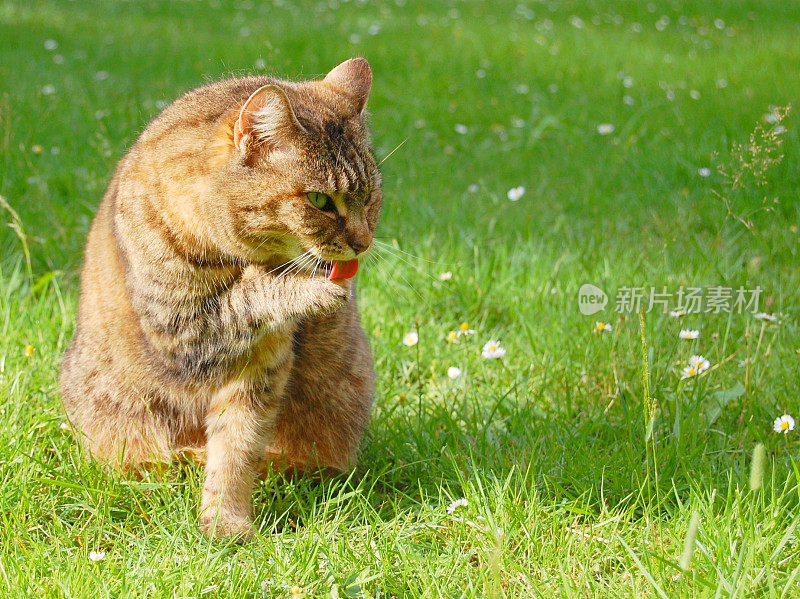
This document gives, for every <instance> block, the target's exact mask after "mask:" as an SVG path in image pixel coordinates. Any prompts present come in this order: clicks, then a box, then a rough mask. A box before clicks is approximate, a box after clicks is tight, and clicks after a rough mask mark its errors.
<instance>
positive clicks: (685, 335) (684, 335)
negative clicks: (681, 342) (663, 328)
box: [678, 329, 700, 339]
mask: <svg viewBox="0 0 800 599" xmlns="http://www.w3.org/2000/svg"><path fill="white" fill-rule="evenodd" d="M678 336H679V337H680V338H681V339H697V338H698V337H699V336H700V331H696V330H695V331H693V330H691V329H683V330H682V331H681V332H680V333H678Z"/></svg>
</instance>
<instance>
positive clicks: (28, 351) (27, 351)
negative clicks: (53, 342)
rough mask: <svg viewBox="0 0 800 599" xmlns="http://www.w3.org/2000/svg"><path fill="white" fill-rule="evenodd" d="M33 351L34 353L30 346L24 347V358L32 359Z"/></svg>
mask: <svg viewBox="0 0 800 599" xmlns="http://www.w3.org/2000/svg"><path fill="white" fill-rule="evenodd" d="M34 351H36V348H35V347H33V346H32V345H26V346H25V352H24V353H25V357H26V358H30V357H33V352H34Z"/></svg>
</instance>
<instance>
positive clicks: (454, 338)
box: [447, 331, 458, 343]
mask: <svg viewBox="0 0 800 599" xmlns="http://www.w3.org/2000/svg"><path fill="white" fill-rule="evenodd" d="M447 342H448V343H458V333H457V332H456V331H450V332H449V333H447Z"/></svg>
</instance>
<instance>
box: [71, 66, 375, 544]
mask: <svg viewBox="0 0 800 599" xmlns="http://www.w3.org/2000/svg"><path fill="white" fill-rule="evenodd" d="M371 81H372V78H371V72H370V70H369V65H368V64H367V62H366V61H365V60H363V59H353V60H350V61H347V62H345V63H343V64H342V65H340V66H339V67H337V68H336V69H334V70H333V71H331V73H330V74H329V75H328V76H327V77H326V78H325V79H323V80H318V81H308V82H302V83H300V82H286V81H280V80H276V79H271V78H267V77H247V78H242V79H230V80H226V81H220V82H217V83H213V84H211V85H207V86H204V87H201V88H198V89H196V90H194V91H191V92H189V93H187V94H185V95H184V96H182V97H181V98H179V99H178V100H176V101H175V102H174V103H173V104H172V105H170V106H169V107H167V108H166V109H165V110H164V112H163V113H162V114H161V115H159V116H158V117H157V118H156V119H155V120H154V121H153V122H152V123H150V125H149V126H148V127H147V128H146V129H145V131H144V132H143V133H142V135H141V136H140V138H139V140H138V141H137V142H136V144H134V146H133V147H132V148H131V150H130V151H129V152H128V154H127V155H126V156H125V157H124V158H123V159H122V160H121V161H120V163H119V165H118V166H117V170H116V173H115V175H114V177H113V179H112V180H111V182H110V184H109V186H108V190H107V191H106V194H105V196H104V198H103V201H102V203H101V205H100V207H99V209H98V211H97V214H96V216H95V219H94V222H93V224H92V227H91V230H90V232H89V237H88V241H87V247H86V254H85V261H84V267H83V272H82V275H81V296H80V303H79V309H78V324H77V330H76V333H75V337H74V339H73V341H72V344H71V345H70V347H69V349H68V350H67V353H66V355H65V357H64V362H63V365H62V370H61V379H60V385H61V395H62V398H63V402H64V405H65V407H66V410H67V413H68V415H69V417H70V419H71V421H72V422H73V424H74V426H75V428H76V430H77V431H79V433H80V438H81V440H82V442H83V444H84V445H85V447H86V448H87V449H88V450H89V452H90V453H91V455H92V456H93V457H95V458H96V459H99V460H101V461H104V462H107V463H109V464H111V465H116V466H120V467H123V468H131V467H132V468H137V469H139V468H145V467H148V466H151V465H154V464H158V463H164V462H168V461H170V460H171V459H174V458H175V457H176V456H193V457H195V458H196V459H198V460H201V461H204V462H205V468H206V479H205V483H204V488H203V496H202V500H201V510H200V523H201V527H202V528H203V530H204V531H206V532H207V533H209V534H217V535H222V536H233V537H235V536H246V535H248V534H250V533H251V532H252V526H251V523H250V494H251V490H252V487H253V482H254V479H255V476H256V472H258V471H259V470H262V469H263V468H264V462H265V460H266V459H271V460H273V461H278V462H279V463H280V465H281V467H293V468H299V469H307V468H317V467H322V468H326V469H332V470H344V469H347V468H349V467H350V466H351V465H352V463H353V460H354V459H355V457H356V454H357V450H358V445H359V442H360V439H361V437H362V435H363V432H364V430H365V428H366V426H367V422H368V418H369V412H370V409H371V406H372V397H373V381H374V373H373V368H372V357H371V353H370V350H369V346H368V344H367V340H366V337H365V335H364V332H363V330H362V328H361V326H360V324H359V319H358V312H357V308H356V302H355V294H354V285H353V284H351V282H350V281H343V282H331V281H328V280H327V278H326V276H325V274H324V272H323V271H321V270H320V269H319V268H318V267H319V261H320V260H324V261H332V260H349V259H352V258H353V257H355V256H356V250H354V249H353V248H358V249H361V248H362V247H368V246H370V245H371V242H372V234H373V231H374V228H375V225H376V224H377V220H378V216H379V213H380V208H381V202H382V197H381V190H380V173H379V171H378V167H377V164H376V162H375V159H374V156H373V153H372V149H371V147H370V140H369V135H368V132H367V128H366V124H365V115H364V111H363V109H364V104H365V102H366V95H367V94H368V92H369V86H370V85H371ZM309 191H317V192H322V193H326V194H329V195H330V196H331V197H332V198H334V200H335V202H336V205H337V207H338V208H339V210H338V213H333V214H332V213H327V212H322V211H320V210H318V209H317V208H315V207H313V206H312V205H311V204H310V202H309V201H308V200H307V197H306V193H307V192H309ZM318 259H319V260H318ZM292 260H295V262H291V261H292ZM287 264H288V265H287Z"/></svg>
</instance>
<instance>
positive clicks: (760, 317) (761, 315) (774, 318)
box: [753, 312, 778, 322]
mask: <svg viewBox="0 0 800 599" xmlns="http://www.w3.org/2000/svg"><path fill="white" fill-rule="evenodd" d="M753 318H755V319H756V320H768V321H770V322H778V317H777V316H776V315H775V314H767V313H766V312H759V313H758V314H753Z"/></svg>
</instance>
